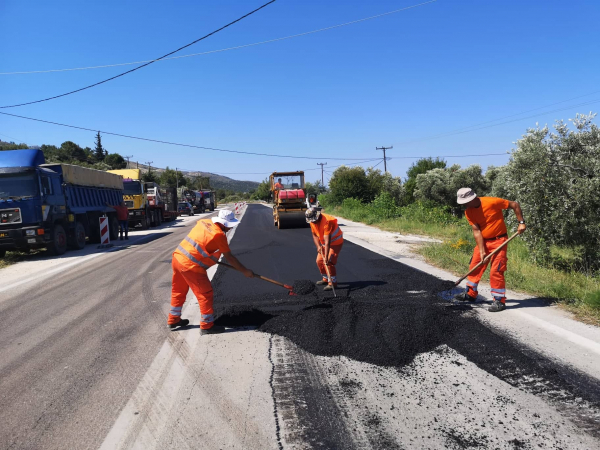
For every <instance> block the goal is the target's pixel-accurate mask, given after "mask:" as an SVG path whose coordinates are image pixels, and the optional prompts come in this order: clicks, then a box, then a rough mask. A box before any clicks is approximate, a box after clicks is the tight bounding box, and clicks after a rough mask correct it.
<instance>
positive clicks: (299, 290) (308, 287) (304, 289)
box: [292, 280, 315, 295]
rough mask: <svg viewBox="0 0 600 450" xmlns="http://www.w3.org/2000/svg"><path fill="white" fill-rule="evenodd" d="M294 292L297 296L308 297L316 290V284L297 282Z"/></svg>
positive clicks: (295, 282) (308, 281) (307, 281)
mask: <svg viewBox="0 0 600 450" xmlns="http://www.w3.org/2000/svg"><path fill="white" fill-rule="evenodd" d="M293 288H294V289H292V292H293V293H294V294H297V295H307V294H310V293H311V292H313V291H314V290H315V283H314V282H313V281H310V280H295V281H294V284H293Z"/></svg>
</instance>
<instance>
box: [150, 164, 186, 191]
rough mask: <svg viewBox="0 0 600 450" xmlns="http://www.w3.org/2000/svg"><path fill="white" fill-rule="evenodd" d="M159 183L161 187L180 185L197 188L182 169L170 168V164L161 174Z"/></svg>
mask: <svg viewBox="0 0 600 450" xmlns="http://www.w3.org/2000/svg"><path fill="white" fill-rule="evenodd" d="M159 184H160V186H161V187H177V186H178V185H179V186H186V187H188V188H190V189H195V187H192V186H191V184H192V183H191V181H190V180H189V179H187V178H186V177H185V176H184V175H183V173H182V172H181V171H179V170H178V171H175V170H174V169H170V168H169V166H167V167H166V169H165V170H164V172H163V173H161V174H160V181H159Z"/></svg>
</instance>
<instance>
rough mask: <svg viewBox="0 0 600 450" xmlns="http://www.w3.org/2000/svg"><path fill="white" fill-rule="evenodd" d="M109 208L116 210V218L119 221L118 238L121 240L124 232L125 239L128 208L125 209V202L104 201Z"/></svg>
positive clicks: (126, 236) (127, 226)
mask: <svg viewBox="0 0 600 450" xmlns="http://www.w3.org/2000/svg"><path fill="white" fill-rule="evenodd" d="M105 205H106V206H108V207H109V208H114V210H115V211H116V212H117V220H118V221H119V240H120V241H122V240H123V234H125V239H129V209H127V205H126V204H125V202H121V204H120V205H118V206H116V205H109V204H108V203H105Z"/></svg>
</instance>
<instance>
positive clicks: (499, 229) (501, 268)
mask: <svg viewBox="0 0 600 450" xmlns="http://www.w3.org/2000/svg"><path fill="white" fill-rule="evenodd" d="M479 200H481V206H480V207H479V208H467V209H466V211H465V216H466V217H467V220H468V222H469V224H471V225H474V224H477V225H478V226H479V229H480V230H481V235H482V236H483V243H484V245H485V251H486V253H487V254H489V253H491V252H493V251H494V250H495V249H497V248H498V247H499V246H500V245H502V244H503V243H504V242H505V241H506V240H507V239H508V234H507V230H506V224H505V223H504V215H503V213H502V211H503V210H505V209H508V207H509V201H508V200H504V199H501V198H495V197H479ZM507 261H508V256H507V252H506V247H504V248H503V249H502V250H500V251H499V252H498V253H496V254H495V255H494V256H492V259H491V261H489V262H488V263H487V264H484V265H482V266H481V267H480V268H479V269H477V270H476V271H475V272H473V273H472V274H471V275H469V276H468V278H467V280H468V281H467V293H468V295H470V296H471V297H473V298H476V297H477V286H478V285H479V281H480V280H481V277H482V276H483V273H484V272H485V270H486V269H487V266H488V264H490V267H491V269H490V286H491V288H492V296H493V297H494V299H496V300H497V301H499V302H500V303H506V282H505V280H504V272H506V263H507ZM480 262H481V254H480V252H479V248H478V247H477V246H475V250H473V257H472V258H471V263H470V265H469V269H472V268H473V267H475V266H476V265H477V264H479V263H480Z"/></svg>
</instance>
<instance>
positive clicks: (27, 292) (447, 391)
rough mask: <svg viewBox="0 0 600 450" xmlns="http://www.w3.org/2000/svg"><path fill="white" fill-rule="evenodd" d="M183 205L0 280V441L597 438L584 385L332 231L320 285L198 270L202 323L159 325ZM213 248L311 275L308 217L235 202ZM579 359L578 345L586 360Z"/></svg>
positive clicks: (555, 443)
mask: <svg viewBox="0 0 600 450" xmlns="http://www.w3.org/2000/svg"><path fill="white" fill-rule="evenodd" d="M195 219H197V218H186V219H185V220H182V221H179V222H178V223H177V224H176V225H174V226H170V227H165V228H164V229H162V230H157V231H154V232H153V234H150V235H148V236H147V238H146V239H145V240H144V241H140V242H138V243H134V244H132V245H130V246H124V247H120V248H118V249H116V250H115V251H112V252H109V253H106V254H102V255H101V256H98V257H94V258H91V259H85V258H82V260H81V263H79V264H71V265H70V266H69V267H68V268H66V269H64V270H62V271H61V270H56V273H53V274H52V275H51V276H47V277H44V271H43V270H39V269H38V266H31V267H36V271H35V272H32V273H28V272H27V268H28V267H30V266H28V265H27V263H22V267H23V273H22V274H21V276H22V279H21V280H20V281H19V282H17V283H15V282H14V280H12V281H11V282H12V285H11V286H13V287H11V288H10V289H8V290H4V291H2V283H1V277H2V272H0V342H1V343H2V346H1V349H0V355H1V358H0V448H1V449H65V448H68V449H72V448H77V449H79V448H100V447H102V448H142V447H143V448H167V447H169V446H176V447H178V448H209V449H212V448H215V449H216V448H253V449H254V448H340V449H342V448H343V449H349V448H377V449H378V448H577V449H582V448H590V449H591V448H600V440H599V439H600V383H599V381H598V379H597V378H593V377H590V376H589V375H585V374H583V373H581V372H579V371H577V370H575V369H573V368H571V367H569V366H568V365H565V364H562V363H559V362H557V361H554V360H552V359H549V358H547V357H544V356H542V355H541V354H539V353H536V352H535V351H534V350H533V349H532V348H530V347H528V346H527V345H526V343H522V342H519V341H518V340H516V339H513V338H511V337H510V336H508V335H506V333H502V332H500V331H499V330H496V329H493V328H490V326H489V325H485V324H484V323H483V322H481V321H480V320H478V319H477V317H476V315H475V314H474V313H473V311H472V310H471V308H470V306H463V305H454V304H450V303H447V302H444V301H442V300H441V299H440V298H439V297H438V296H437V291H438V290H439V289H440V288H441V287H442V286H443V283H441V280H439V279H437V278H435V277H432V276H430V275H427V274H426V273H424V272H420V271H418V270H416V269H413V268H410V267H408V266H406V265H403V264H401V263H399V262H396V261H393V260H390V259H388V258H386V257H384V256H382V255H379V254H377V253H374V252H372V251H369V250H367V249H365V248H362V247H359V246H357V245H354V244H352V243H351V242H346V243H345V245H344V248H343V250H342V252H341V255H340V259H339V263H338V266H337V267H338V277H339V279H340V286H339V288H338V292H337V294H338V297H337V298H333V295H332V294H331V293H323V292H322V290H320V289H317V290H315V291H314V292H313V293H311V294H309V295H305V296H289V295H287V292H286V290H284V289H282V288H280V287H277V286H274V285H272V284H269V283H266V282H264V281H260V280H257V279H246V278H245V277H243V276H242V275H241V274H239V273H236V272H234V271H232V270H229V269H226V268H223V267H219V268H217V269H213V270H212V271H211V273H210V276H211V277H213V285H214V288H215V306H216V310H217V313H218V314H219V316H220V317H219V319H218V321H219V322H220V323H223V324H225V325H227V326H230V327H232V328H231V331H230V332H228V333H226V334H224V335H219V336H205V337H202V338H200V337H199V333H198V327H197V321H198V320H197V318H198V316H199V314H198V311H197V309H198V308H197V305H196V304H195V302H194V300H193V297H192V296H191V295H190V296H188V302H186V307H185V309H184V317H189V318H191V319H192V320H193V326H190V327H188V328H186V329H183V330H180V331H177V332H170V331H169V330H168V329H167V328H166V315H167V312H168V309H169V304H168V302H169V294H170V280H171V270H170V260H171V253H172V251H173V249H174V248H175V247H176V246H177V244H178V243H179V242H180V240H181V239H182V238H183V237H184V236H185V235H186V234H187V233H188V232H189V230H190V227H191V226H193V224H194V220H195ZM231 249H232V251H233V253H234V254H235V255H236V256H238V257H239V259H240V260H241V261H242V262H243V263H244V264H246V265H247V267H249V268H251V269H252V270H254V271H255V272H256V273H259V274H261V275H264V276H267V277H269V278H273V279H275V280H280V281H282V282H285V283H289V284H291V283H292V282H294V281H295V280H305V279H310V280H313V281H315V280H317V279H318V278H319V272H318V269H317V267H316V264H315V258H316V250H315V249H314V245H313V243H312V238H311V237H310V231H309V230H308V229H292V230H277V228H276V227H274V226H273V221H272V218H271V213H270V210H269V209H268V208H266V207H264V206H262V205H250V206H249V207H248V209H247V210H246V212H245V214H244V216H243V218H242V223H241V224H240V226H239V227H238V228H237V229H236V231H235V234H234V235H233V238H232V240H231ZM590 357H594V356H590Z"/></svg>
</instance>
